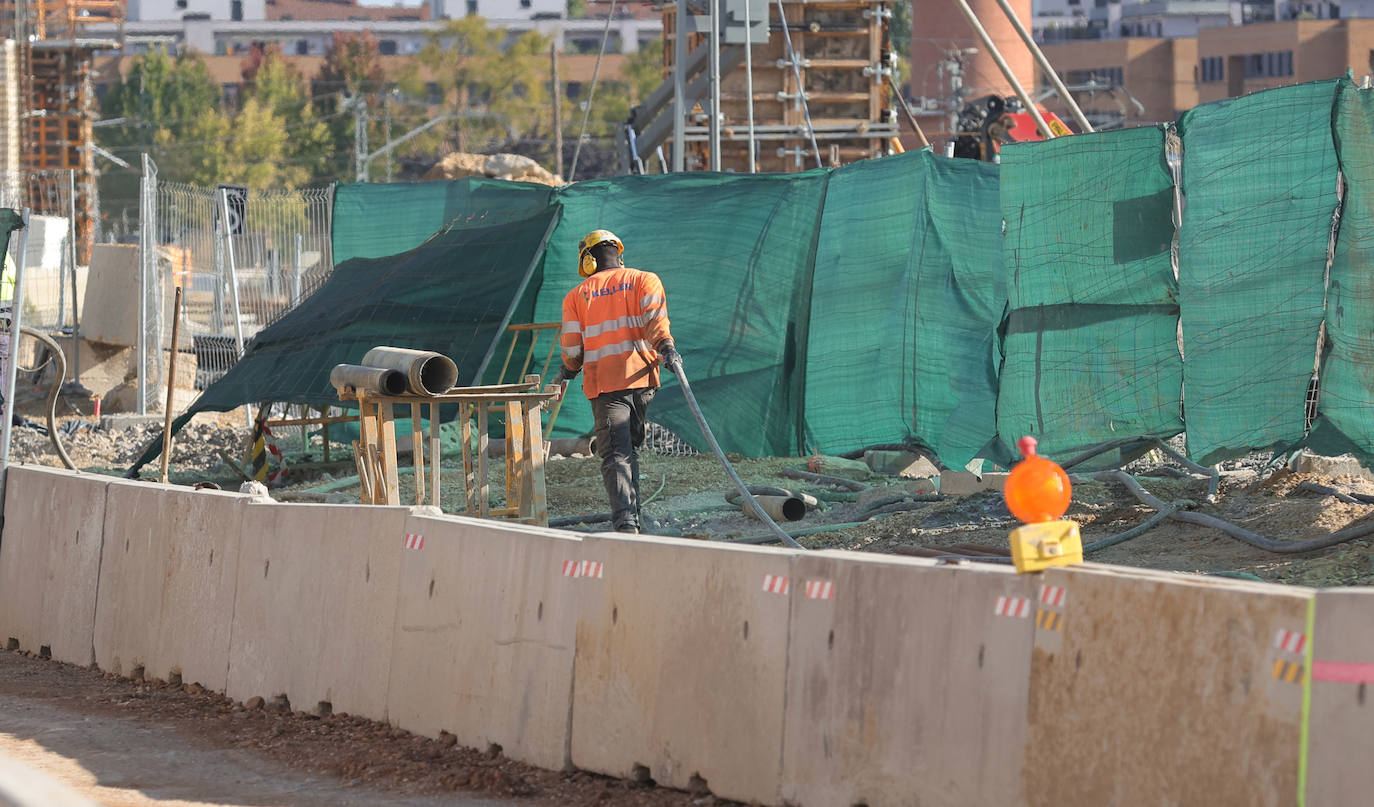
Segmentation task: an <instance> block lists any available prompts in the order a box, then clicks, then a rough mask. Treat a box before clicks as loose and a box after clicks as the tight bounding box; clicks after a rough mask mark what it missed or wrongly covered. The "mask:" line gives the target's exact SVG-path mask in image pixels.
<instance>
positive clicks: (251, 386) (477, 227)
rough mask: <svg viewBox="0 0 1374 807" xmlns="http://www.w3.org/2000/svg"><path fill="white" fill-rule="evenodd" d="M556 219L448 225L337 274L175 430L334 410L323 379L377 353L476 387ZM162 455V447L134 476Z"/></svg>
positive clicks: (552, 213) (255, 344) (268, 331)
mask: <svg viewBox="0 0 1374 807" xmlns="http://www.w3.org/2000/svg"><path fill="white" fill-rule="evenodd" d="M557 214H558V211H557V210H556V209H553V208H549V209H545V210H544V211H541V212H540V213H539V214H537V215H535V216H532V217H530V218H525V219H515V220H510V221H506V222H503V223H500V224H486V223H480V222H464V221H461V220H455V221H453V222H451V223H450V225H449V226H447V227H445V228H444V229H443V230H442V231H441V232H439V233H437V234H436V235H434V236H433V237H432V238H430V239H429V240H427V241H425V242H424V243H423V244H421V245H420V246H418V247H415V248H414V249H411V250H410V251H408V252H404V253H402V254H400V255H396V256H393V257H390V258H354V259H352V260H350V261H347V262H345V263H343V264H340V265H339V266H337V267H335V269H334V272H333V274H332V275H330V277H329V279H328V280H327V281H326V282H325V284H324V285H323V286H321V287H320V288H319V289H318V290H317V291H316V292H315V293H314V294H312V295H310V296H309V297H307V298H306V299H305V300H303V301H302V302H301V304H300V305H299V306H298V307H297V308H296V309H294V310H293V311H291V312H290V313H289V314H287V315H286V316H284V317H282V318H281V319H279V320H277V321H276V322H275V323H273V324H272V325H269V326H268V327H267V328H264V329H263V330H262V331H261V332H260V333H258V334H257V336H255V337H254V338H253V341H252V343H251V344H250V345H249V347H248V349H247V350H246V351H245V353H244V356H243V358H242V359H240V360H239V362H238V363H237V364H235V365H234V366H233V367H231V368H230V369H229V372H227V373H225V374H224V376H223V377H222V378H220V379H219V380H218V381H216V382H215V383H214V384H212V385H211V386H210V387H209V388H208V389H206V390H205V392H204V393H202V394H201V396H200V397H199V398H197V399H196V401H195V403H194V404H193V405H192V406H191V407H190V408H189V409H188V410H187V411H186V413H185V414H183V415H181V416H180V417H178V418H177V419H176V423H175V424H174V425H175V428H176V429H180V428H181V427H182V425H184V424H185V423H186V422H187V421H188V420H190V419H191V418H192V417H193V416H194V415H195V414H196V413H197V412H207V411H210V412H216V411H228V410H230V409H234V408H236V407H238V406H241V405H243V404H246V403H257V402H266V401H270V402H276V403H298V404H311V405H314V406H320V407H324V406H338V405H340V403H339V399H338V396H337V395H336V394H335V391H334V387H333V386H332V385H330V383H329V372H330V370H332V369H333V368H334V365H336V364H357V363H359V362H361V361H362V358H363V355H364V354H365V353H367V351H368V350H369V349H370V348H372V347H375V346H377V345H393V346H397V347H408V348H416V349H420V350H436V351H438V352H440V353H443V354H444V355H446V356H449V357H450V358H452V359H453V360H454V361H455V362H456V363H457V364H458V383H459V384H460V385H471V384H473V383H475V379H476V378H478V377H479V374H480V373H481V372H482V370H483V367H484V364H486V363H489V362H490V361H491V359H492V356H493V355H494V349H495V346H496V342H497V337H498V335H499V334H500V333H501V329H502V328H503V327H504V326H505V324H506V323H507V322H508V321H509V320H514V319H515V318H516V317H517V316H518V315H519V314H520V312H519V311H518V306H515V305H513V304H514V303H515V302H516V301H517V300H519V299H521V297H522V294H521V292H522V291H523V289H524V288H526V287H527V286H528V284H530V283H531V282H532V281H533V280H535V279H536V278H535V277H534V275H536V274H537V266H538V258H539V255H540V254H541V251H542V248H543V243H544V240H545V239H546V238H547V237H548V234H549V233H550V232H552V229H553V224H554V222H555V221H556V220H557ZM525 313H526V315H528V312H525ZM160 450H161V440H160V439H159V440H158V441H157V442H155V443H154V444H153V445H152V446H150V447H149V449H148V450H147V451H146V452H144V454H143V456H142V457H141V458H140V459H139V461H138V463H137V464H136V465H135V466H134V467H135V469H137V468H138V467H139V466H141V465H143V464H144V463H146V462H148V461H149V460H151V459H152V458H154V457H156V456H157V455H158V452H159V451H160Z"/></svg>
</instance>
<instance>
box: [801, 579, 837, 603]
mask: <svg viewBox="0 0 1374 807" xmlns="http://www.w3.org/2000/svg"><path fill="white" fill-rule="evenodd" d="M806 598H807V599H808V600H833V599H835V584H834V582H832V581H830V580H807V581H806Z"/></svg>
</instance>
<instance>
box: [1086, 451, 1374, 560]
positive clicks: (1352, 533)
mask: <svg viewBox="0 0 1374 807" xmlns="http://www.w3.org/2000/svg"><path fill="white" fill-rule="evenodd" d="M1093 478H1094V479H1097V480H1099V481H1102V482H1120V483H1121V484H1123V485H1125V486H1126V489H1127V490H1129V491H1130V492H1131V494H1132V495H1134V496H1135V497H1136V498H1137V499H1139V500H1140V501H1142V502H1144V503H1145V504H1146V505H1148V506H1150V507H1153V508H1154V509H1156V510H1161V511H1162V510H1166V509H1169V507H1170V505H1168V504H1166V503H1165V502H1164V501H1163V500H1162V499H1160V498H1158V497H1157V496H1155V495H1154V494H1152V493H1150V492H1149V491H1147V490H1145V489H1144V488H1142V487H1141V486H1140V483H1139V482H1137V481H1135V479H1133V478H1131V475H1130V474H1128V473H1126V472H1125V471H1106V472H1102V473H1097V474H1093ZM1169 518H1172V519H1174V520H1175V521H1183V522H1186V523H1189V524H1198V525H1201V526H1203V527H1211V528H1212V529H1216V530H1221V531H1222V532H1223V533H1225V534H1227V535H1229V536H1231V537H1232V538H1235V539H1236V540H1238V541H1242V542H1244V543H1247V544H1249V545H1250V546H1253V547H1255V548H1257V549H1263V550H1265V551H1266V552H1273V553H1275V554H1279V555H1292V554H1297V553H1300V552H1313V551H1315V550H1318V549H1326V548H1328V547H1332V546H1335V545H1337V544H1343V543H1345V542H1346V541H1353V540H1355V539H1357V538H1366V537H1369V536H1371V535H1374V521H1369V522H1366V523H1364V524H1356V525H1354V526H1350V527H1346V528H1345V529H1343V530H1337V531H1336V532H1333V533H1331V534H1330V535H1326V536H1323V537H1321V538H1313V539H1312V540H1310V541H1276V540H1274V539H1272V538H1265V537H1264V536H1263V535H1260V534H1258V533H1254V532H1251V531H1249V530H1247V529H1245V528H1244V527H1239V526H1237V525H1235V524H1232V523H1230V522H1229V521H1222V520H1221V519H1219V518H1216V517H1215V516H1209V515H1206V514H1205V513H1194V512H1191V511H1189V510H1175V511H1173V512H1171V513H1169Z"/></svg>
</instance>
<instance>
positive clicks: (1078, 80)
mask: <svg viewBox="0 0 1374 807" xmlns="http://www.w3.org/2000/svg"><path fill="white" fill-rule="evenodd" d="M1125 72H1126V71H1125V70H1123V69H1122V68H1120V67H1093V68H1090V69H1088V70H1070V71H1068V72H1067V73H1065V74H1064V80H1065V81H1066V82H1068V83H1069V84H1087V83H1089V82H1093V83H1097V84H1103V85H1109V86H1110V85H1117V86H1120V85H1121V84H1123V83H1124V78H1125Z"/></svg>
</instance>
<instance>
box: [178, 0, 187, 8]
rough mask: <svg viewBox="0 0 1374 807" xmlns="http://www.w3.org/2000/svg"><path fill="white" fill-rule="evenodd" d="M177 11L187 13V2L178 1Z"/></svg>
mask: <svg viewBox="0 0 1374 807" xmlns="http://www.w3.org/2000/svg"><path fill="white" fill-rule="evenodd" d="M177 10H178V11H185V10H186V0H177Z"/></svg>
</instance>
